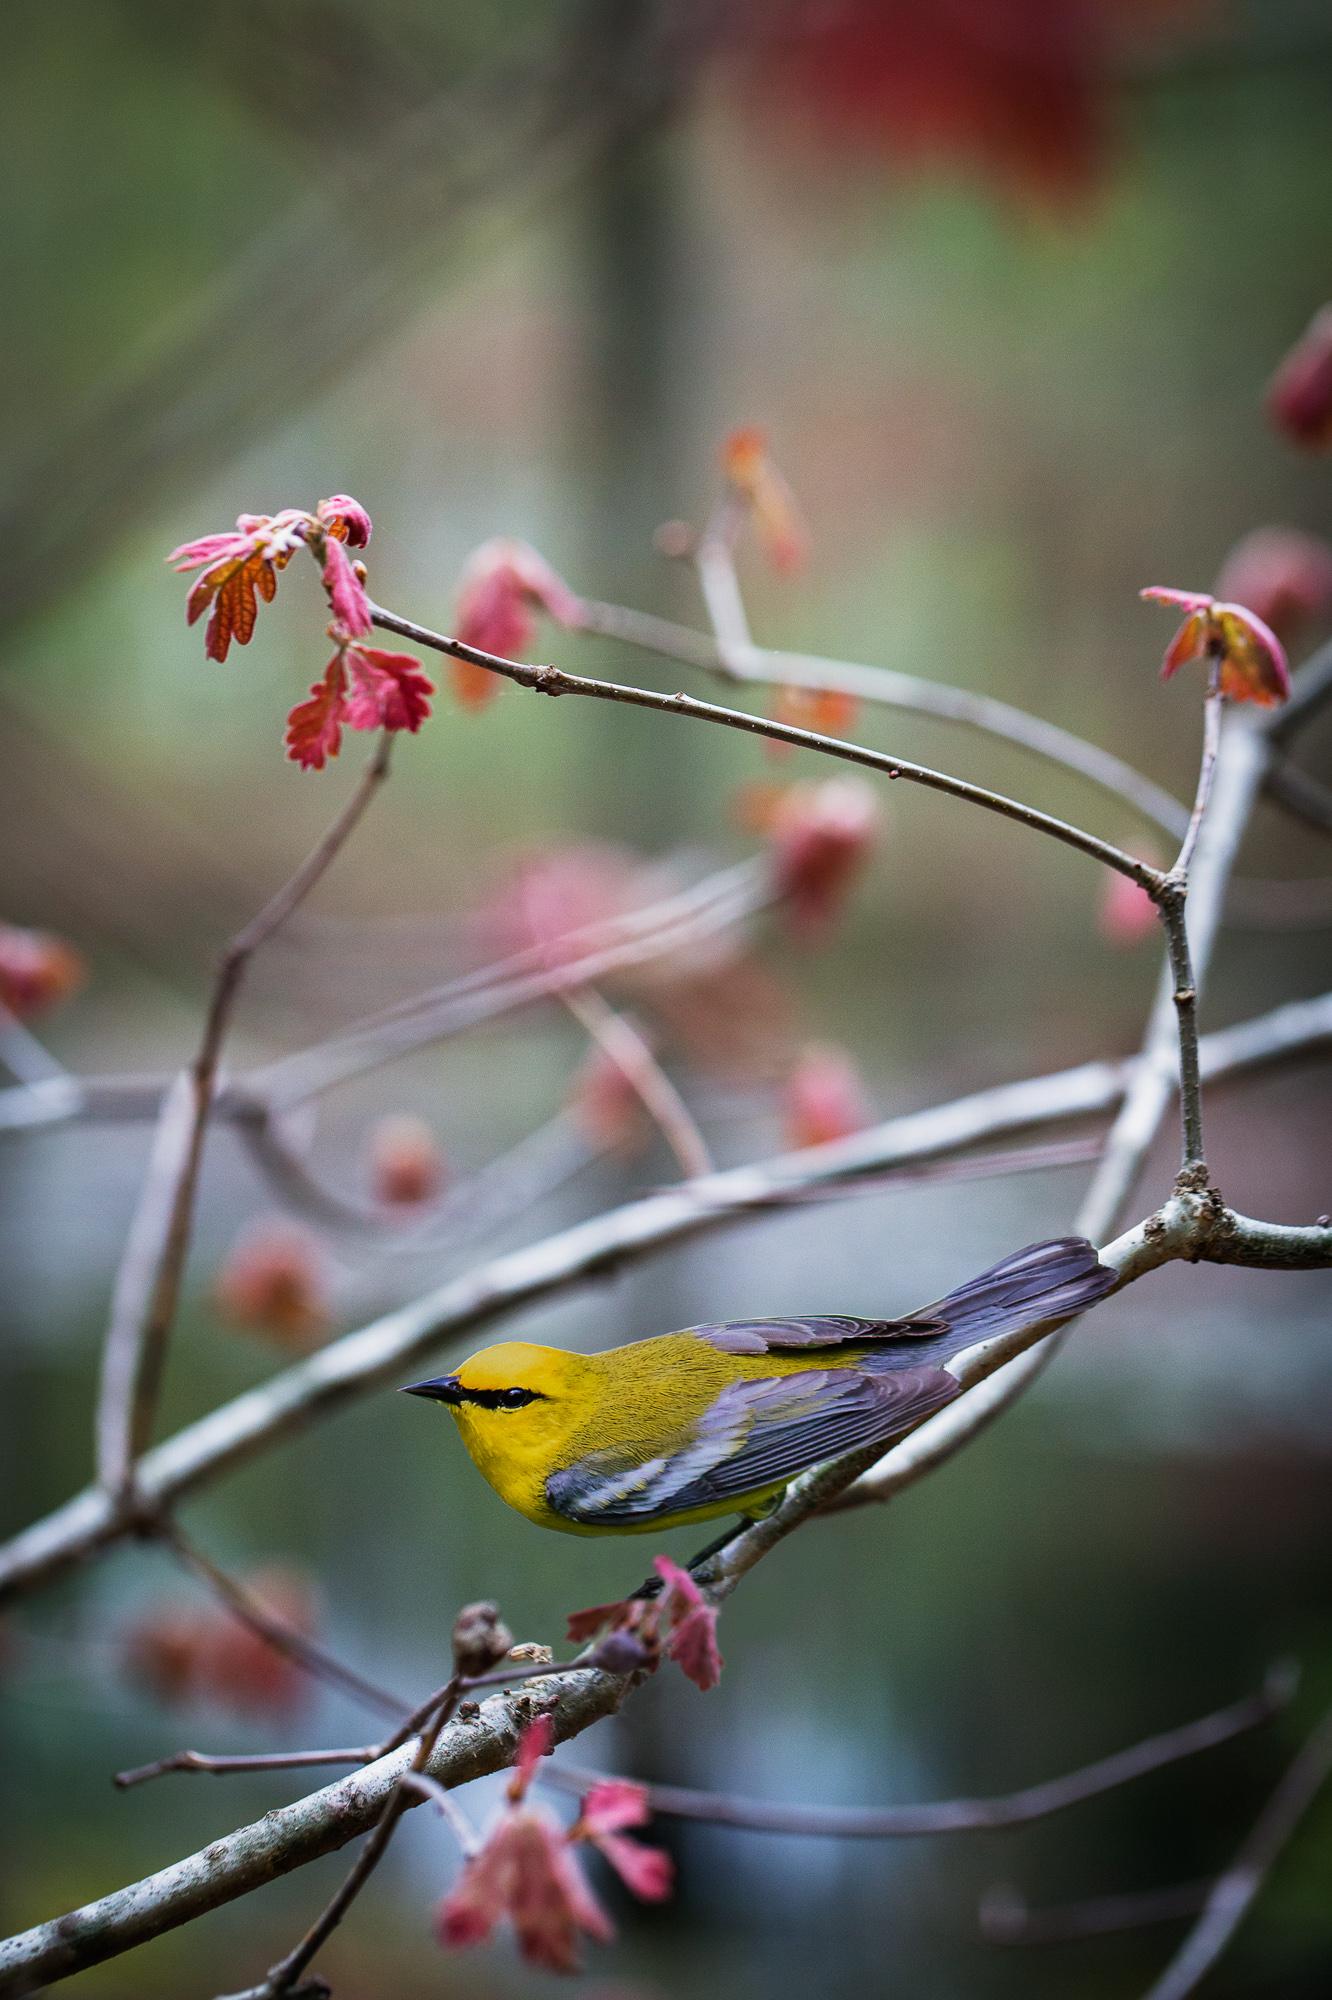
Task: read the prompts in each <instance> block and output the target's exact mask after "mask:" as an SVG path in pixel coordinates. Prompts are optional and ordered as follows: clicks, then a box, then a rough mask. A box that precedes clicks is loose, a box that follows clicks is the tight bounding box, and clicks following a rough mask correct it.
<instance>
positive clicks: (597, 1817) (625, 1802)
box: [569, 1778, 675, 1903]
mask: <svg viewBox="0 0 1332 2000" xmlns="http://www.w3.org/2000/svg"><path fill="white" fill-rule="evenodd" d="M650 1816H651V1813H650V1808H649V1805H648V1795H647V1791H646V1789H645V1788H644V1787H643V1786H642V1785H635V1784H631V1783H630V1782H629V1781H628V1780H627V1779H625V1778H608V1779H605V1780H604V1781H603V1782H602V1783H601V1784H599V1785H593V1787H592V1789H591V1791H590V1792H589V1793H588V1794H587V1796H586V1798H585V1799H584V1800H583V1809H582V1812H581V1813H580V1814H579V1816H578V1818H577V1819H576V1820H575V1821H574V1824H573V1825H572V1826H571V1827H570V1829H569V1839H570V1840H571V1841H578V1840H586V1841H588V1842H590V1843H591V1845H592V1846H593V1847H595V1848H596V1850H597V1852H598V1853H599V1854H600V1855H602V1856H603V1857H604V1859H605V1860H607V1861H608V1862H609V1863H610V1865H611V1867H612V1868H613V1869H614V1870H615V1873H616V1874H617V1875H618V1876H619V1878H620V1880H621V1881H622V1882H623V1883H624V1886H625V1888H626V1889H628V1890H629V1891H630V1893H631V1894H632V1895H635V1896H637V1897H638V1899H639V1901H640V1902H643V1903H662V1902H665V1900H666V1898H667V1897H668V1896H669V1895H670V1893H671V1889H672V1886H673V1884H674V1881H675V1864H674V1862H673V1861H672V1860H671V1857H670V1855H669V1854H667V1853H666V1852H665V1850H664V1849H663V1848H660V1847H644V1846H643V1845H642V1844H641V1842H639V1841H637V1840H626V1839H625V1829H626V1828H627V1827H631V1826H646V1825H647V1823H648V1820H649V1818H650Z"/></svg>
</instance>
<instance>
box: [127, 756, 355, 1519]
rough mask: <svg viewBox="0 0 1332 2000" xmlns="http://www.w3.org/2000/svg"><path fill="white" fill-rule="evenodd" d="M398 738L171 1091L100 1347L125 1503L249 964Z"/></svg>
mask: <svg viewBox="0 0 1332 2000" xmlns="http://www.w3.org/2000/svg"><path fill="white" fill-rule="evenodd" d="M391 743H392V738H391V737H390V736H389V735H388V734H387V732H385V733H384V734H383V735H381V737H380V739H379V742H378V744H377V746H376V748H375V752H374V755H373V756H372V757H371V759H370V762H369V763H368V764H367V766H366V768H365V770H364V772H363V773H362V775H361V778H360V781H359V782H358V784H357V786H356V789H355V791H354V792H353V793H352V795H351V797H350V798H349V799H348V801H347V803H346V804H345V805H344V807H343V808H342V811H341V812H340V813H339V814H338V816H337V818H336V819H335V820H334V821H333V824H332V825H331V826H330V827H329V829H328V831H327V832H326V833H325V834H324V836H323V838H322V839H321V840H320V841H319V842H318V844H317V845H316V846H315V847H314V848H313V849H312V851H311V852H310V853H309V854H308V855H307V856H306V858H305V860H304V861H303V862H302V863H301V865H300V867H299V868H297V870H296V871H295V873H294V874H293V875H292V876H291V877H290V878H289V879H288V881H287V882H285V883H284V884H283V886H282V888H280V889H279V890H278V891H277V893H276V895H274V896H273V897H271V898H270V900H269V901H268V902H267V903H266V904H265V905H264V908H263V909H262V910H260V912H259V914H258V915H257V916H256V917H255V918H253V920H252V921H251V922H250V923H248V924H247V925H246V926H245V928H244V929H243V930H241V931H238V932H237V934H236V936H235V937H234V938H233V939H232V940H231V943H230V944H229V945H228V946H227V948H226V950H225V952H224V953H223V955H222V961H221V964H220V966H219V968H218V973H217V978H216V981H215V983H214V987H213V994H212V999H211V1001H210V1003H209V1008H208V1014H207V1018H206V1020H205V1023H204V1031H203V1038H202V1040H201V1041H200V1044H199V1050H198V1054H197V1055H196V1056H195V1059H194V1062H193V1064H192V1066H191V1068H190V1070H189V1072H188V1073H187V1075H186V1076H185V1077H184V1078H182V1079H181V1081H180V1083H179V1084H178V1085H177V1086H176V1087H175V1088H173V1090H172V1091H170V1092H169V1093H168V1095H167V1098H166V1101H165V1103H164V1104H163V1108H162V1116H161V1120H160V1122H159V1125H158V1134H157V1139H156V1141H155V1143H154V1148H153V1154H152V1158H151V1160H150V1164H149V1171H148V1174H147V1177H146V1179H145V1181H144V1186H143V1192H142V1194H141V1196H140V1199H139V1204H138V1207H137V1209H136V1211H135V1215H134V1221H133V1223H132V1225H131V1228H130V1234H129V1239H128V1242H127V1243H126V1247H125V1255H124V1257H123V1259H122V1262H121V1266H120V1271H119V1273H118V1274H117V1278H116V1288H115V1297H114V1300H113V1304H112V1311H111V1322H110V1325H109V1326H108V1328H107V1334H106V1342H105V1345H104V1348H103V1352H102V1385H101V1393H100V1396H99V1399H98V1407H97V1476H98V1479H99V1480H100V1481H101V1483H102V1485H104V1486H105V1487H106V1488H107V1489H108V1491H109V1492H111V1493H113V1494H115V1495H116V1496H117V1498H118V1499H119V1500H121V1501H124V1500H126V1499H127V1498H128V1497H129V1496H130V1494H131V1490H132V1486H133V1480H134V1467H135V1462H136V1460H137V1459H138V1457H139V1455H140V1453H141V1452H142V1451H143V1449H144V1447H145V1446H146V1444H147V1442H148V1440H149V1438H150V1436H151V1434H152V1426H153V1419H154V1416H155V1414H156V1410H157V1400H158V1393H159V1390H160V1387H161V1381H162V1371H163V1368H164V1365H165V1362H166V1351H167V1343H168V1341H169V1339H170V1335H171V1328H172V1324H173V1322H174V1320H175V1315H176V1302H177V1299H178V1297H179V1293H180V1281H181V1277H182V1274H183V1272H184V1268H185V1259H186V1256H187V1254H188V1251H189V1245H190V1235H191V1231H192V1226H193V1219H194V1200H195V1194H196V1191H197V1188H198V1183H199V1169H200V1167H201V1165H202V1162H203V1147H204V1136H205V1133H206V1131H207V1128H208V1120H209V1115H210V1113H211V1111H212V1106H213V1094H214V1089H215V1086H216V1082H217V1072H218V1065H219V1063H220V1061H221V1056H222V1046H223V1043H224V1041H225V1039H226V1034H227V1029H228V1028H229V1026H230V1023H231V1015H232V1010H233V1008H234V1007H235V1003H236V999H237V997H238V994H239V992H240V986H241V982H242V980H243V978H244V976H245V972H246V968H247V966H248V965H249V962H250V960H251V958H252V957H253V956H254V954H255V952H256V951H258V950H259V948H260V947H261V946H262V945H264V944H265V943H266V942H267V941H268V939H269V938H271V937H272V936H273V934H274V932H275V931H277V930H280V929H281V927H282V925H283V924H284V923H285V922H286V921H287V919H288V917H289V916H290V915H291V914H292V912H293V911H294V910H295V909H297V908H298V907H299V905H300V904H301V903H302V902H303V901H304V899H305V897H306V896H308V895H309V893H310V891H311V890H312V889H313V888H314V887H315V885H316V883H318V882H319V881H320V879H321V878H322V876H323V875H324V874H325V873H326V872H327V870H328V869H329V867H330V866H331V865H332V863H333V862H334V860H336V858H337V856H338V854H339V853H340V852H341V850H342V848H343V846H344V845H345V843H346V841H347V839H348V838H349V836H350V835H351V834H352V832H353V831H354V830H355V828H356V826H357V824H358V823H359V821H360V819H361V816H362V814H363V813H364V812H365V809H366V807H367V806H368V805H369V803H370V800H371V799H372V798H373V796H374V794H375V792H376V791H377V790H378V788H379V785H380V784H381V782H382V781H383V779H384V778H385V776H386V775H387V773H388V767H389V754H390V747H391Z"/></svg>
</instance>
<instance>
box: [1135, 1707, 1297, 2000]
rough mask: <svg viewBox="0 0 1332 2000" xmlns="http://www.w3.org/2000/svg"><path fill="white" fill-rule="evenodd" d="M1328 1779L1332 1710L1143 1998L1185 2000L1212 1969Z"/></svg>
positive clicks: (1287, 1770)
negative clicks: (1197, 1918)
mask: <svg viewBox="0 0 1332 2000" xmlns="http://www.w3.org/2000/svg"><path fill="white" fill-rule="evenodd" d="M1329 1776H1332V1709H1329V1711H1328V1712H1327V1714H1326V1715H1325V1716H1324V1717H1323V1719H1322V1721H1321V1722H1320V1723H1319V1725H1318V1727H1317V1728H1316V1729H1315V1730H1314V1732H1313V1734H1312V1736H1310V1737H1309V1738H1308V1740H1307V1741H1306V1742H1305V1744H1304V1745H1303V1747H1302V1748H1301V1749H1300V1751H1299V1752H1298V1753H1297V1755H1296V1756H1295V1758H1294V1760H1293V1762H1292V1763H1291V1764H1289V1765H1288V1766H1287V1769H1286V1772H1285V1775H1284V1776H1283V1777H1282V1779H1281V1782H1280V1784H1279V1785H1278V1786H1277V1788H1276V1790H1275V1791H1274V1792H1273V1793H1272V1795H1271V1797H1270V1798H1269V1799H1268V1801H1267V1804H1266V1805H1265V1806H1264V1807H1263V1810H1262V1812H1261V1813H1260V1814H1259V1816H1258V1818H1257V1820H1256V1821H1255V1822H1254V1825H1253V1828H1252V1830H1251V1831H1250V1833H1249V1835H1248V1837H1247V1839H1246V1840H1245V1841H1244V1843H1243V1845H1242V1846H1241V1847H1240V1850H1239V1852H1238V1854H1237V1855H1236V1856H1235V1859H1234V1860H1233V1861H1232V1863H1231V1865H1230V1867H1229V1868H1227V1869H1226V1871H1225V1873H1224V1874H1223V1875H1219V1876H1218V1877H1217V1879H1216V1881H1215V1882H1214V1883H1213V1884H1212V1888H1211V1891H1210V1893H1209V1895H1208V1898H1207V1902H1206V1904H1205V1906H1204V1908H1203V1913H1202V1916H1201V1917H1200V1918H1199V1920H1198V1922H1197V1924H1196V1925H1195V1926H1194V1928H1193V1930H1191V1931H1190V1932H1189V1935H1188V1936H1187V1937H1186V1938H1185V1940H1184V1943H1183V1944H1182V1945H1181V1947H1180V1949H1179V1951H1178V1952H1177V1953H1176V1954H1175V1956H1174V1958H1172V1959H1171V1961H1170V1963H1169V1965H1168V1966H1167V1967H1166V1969H1165V1971H1164V1972H1163V1973H1162V1974H1161V1977H1160V1978H1159V1979H1158V1980H1157V1981H1156V1982H1155V1984H1154V1985H1153V1986H1152V1988H1151V1991H1150V1992H1149V1993H1148V1994H1147V1996H1146V2000H1184V1996H1185V1995H1186V1994H1189V1993H1192V1992H1193V1991H1194V1990H1195V1988H1196V1987H1197V1986H1198V1985H1199V1983H1200V1982H1201V1981H1202V1980H1203V1979H1204V1978H1205V1977H1206V1975H1207V1974H1208V1972H1210V1971H1211V1969H1212V1967H1213V1966H1214V1965H1215V1964H1216V1961H1217V1960H1218V1958H1220V1956H1221V1954H1222V1952H1223V1951H1224V1950H1225V1949H1226V1946H1227V1945H1228V1944H1229V1943H1230V1940H1231V1938H1232V1937H1233V1936H1234V1934H1235V1932H1236V1931H1237V1930H1238V1928H1239V1926H1240V1924H1241V1923H1242V1922H1243V1920H1244V1918H1245V1916H1246V1915H1247V1913H1248V1910H1249V1907H1250V1905H1251V1904H1252V1902H1253V1900H1254V1898H1255V1897H1256V1896H1257V1894H1258V1892H1259V1890H1260V1889H1261V1888H1262V1886H1263V1884H1264V1882H1265V1881H1266V1879H1267V1877H1268V1875H1269V1873H1270V1872H1271V1869H1272V1867H1273V1865H1274V1863H1275V1862H1276V1860H1277V1857H1278V1856H1279V1854H1280V1853H1281V1850H1282V1848H1283V1847H1284V1846H1285V1845H1286V1843H1287V1841H1288V1840H1289V1839H1290V1837H1291V1835H1292V1834H1293V1833H1294V1831H1295V1829H1296V1827H1297V1826H1298V1825H1299V1823H1300V1821H1301V1819H1303V1817H1304V1815H1305V1813H1306V1812H1307V1811H1308V1809H1309V1807H1310V1806H1311V1805H1312V1804H1313V1802H1314V1800H1315V1798H1316V1797H1317V1796H1318V1793H1319V1792H1320V1791H1321V1790H1322V1788H1323V1786H1324V1785H1325V1784H1326V1783H1327V1780H1328V1778H1329Z"/></svg>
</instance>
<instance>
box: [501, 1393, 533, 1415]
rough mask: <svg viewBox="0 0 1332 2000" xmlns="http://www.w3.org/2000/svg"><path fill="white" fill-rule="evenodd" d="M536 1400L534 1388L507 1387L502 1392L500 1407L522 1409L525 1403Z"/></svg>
mask: <svg viewBox="0 0 1332 2000" xmlns="http://www.w3.org/2000/svg"><path fill="white" fill-rule="evenodd" d="M535 1401H536V1391H535V1390H534V1389H505V1390H503V1391H502V1392H501V1394H500V1407H501V1409H505V1410H521V1409H522V1407H523V1405H524V1403H532V1402H535Z"/></svg>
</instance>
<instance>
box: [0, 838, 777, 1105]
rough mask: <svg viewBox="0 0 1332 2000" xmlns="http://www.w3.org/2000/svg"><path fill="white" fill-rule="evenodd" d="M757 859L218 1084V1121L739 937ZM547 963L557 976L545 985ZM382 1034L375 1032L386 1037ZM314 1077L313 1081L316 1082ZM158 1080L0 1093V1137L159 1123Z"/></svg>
mask: <svg viewBox="0 0 1332 2000" xmlns="http://www.w3.org/2000/svg"><path fill="white" fill-rule="evenodd" d="M777 897H778V891H777V888H776V885H775V884H774V882H773V880H772V875H771V870H770V868H769V867H768V865H767V863H766V862H765V861H763V860H757V861H746V862H742V863H740V864H739V865H738V866H734V867H730V868H724V869H719V870H717V871H716V872H715V873H713V874H711V875H708V876H706V877H704V878H703V879H702V880H701V881H699V882H695V883H694V884H692V885H691V887H689V888H688V889H684V890H680V891H677V892H676V893H675V894H673V895H671V896H667V897H663V898H661V899H660V900H659V901H657V902H653V903H647V904H642V905H640V906H639V907H638V908H637V909H634V910H629V911H626V912H625V914H624V915H623V916H620V917H615V918H610V919H608V920H605V921H603V922H599V923H595V924H588V925H584V926H582V927H580V928H578V929H576V930H572V931H569V932H566V933H565V934H564V935H562V936H560V937H558V938H556V939H553V940H551V941H550V943H548V944H544V945H539V946H538V945H533V946H529V947H527V948H526V949H525V950H523V951H519V952H513V953H511V954H510V955H509V956H508V957H507V958H505V959H502V960H500V961H499V962H498V963H496V964H491V965H485V966H481V967H478V968H477V969H476V970H474V971H472V972H467V973H463V974H461V975H459V976H458V977H456V978H454V979H451V980H448V981H446V982H444V983H443V984H442V985H439V986H435V987H431V988H428V989H427V990H426V991H425V992H423V993H417V994H413V995H411V996H409V997H408V998H407V999H405V1000H400V1001H397V1002H395V1003H394V1004H393V1005H392V1006H390V1007H385V1008H381V1009H379V1010H378V1011H377V1012H376V1013H374V1014H371V1015H367V1016H366V1017H365V1018H364V1019H362V1020H360V1021H357V1022H354V1023H353V1024H352V1026H351V1027H350V1028H347V1029H344V1030H342V1031H341V1032H340V1033H339V1034H338V1035H336V1036H333V1037H330V1038H329V1040H327V1041H325V1042H322V1043H316V1044H315V1045H314V1046H313V1047H312V1048H309V1049H303V1050H301V1051H299V1052H298V1053H297V1054H295V1055H292V1056H286V1057H282V1058H280V1059H279V1060H278V1061H276V1062H274V1063H271V1064H269V1065H267V1066H266V1067H264V1068H261V1069H257V1070H255V1071H254V1072H252V1073H251V1074H249V1075H247V1076H245V1077H243V1078H232V1079H230V1080H227V1079H219V1083H218V1088H217V1090H216V1092H215V1095H214V1100H213V1115H214V1117H224V1118H228V1119H231V1120H233V1121H234V1122H236V1123H238V1124H240V1125H242V1126H243V1125H244V1124H245V1122H246V1121H247V1120H251V1119H253V1120H262V1119H266V1118H269V1117H270V1116H272V1115H273V1113H274V1112H275V1111H276V1110H277V1109H278V1108H279V1100H280V1101H281V1104H283V1105H286V1104H289V1103H290V1104H295V1103H298V1102H300V1101H301V1099H302V1097H305V1096H311V1095H313V1094H314V1093H315V1092H316V1091H317V1090H319V1089H324V1088H328V1087H329V1086H330V1085H332V1084H334V1083H339V1082H342V1081H344V1080H346V1079H347V1078H349V1077H352V1076H358V1075H361V1074H363V1073H364V1072H365V1071H367V1070H370V1069H373V1068H376V1067H377V1066H379V1065H380V1064H383V1063H386V1062H390V1061H393V1060H395V1059H396V1058H397V1057H398V1056H400V1055H402V1054H404V1053H406V1052H407V1051H409V1050H411V1049H416V1048H420V1047H423V1046H425V1045H426V1044H427V1043H428V1042H431V1041H434V1040H439V1039H442V1038H443V1037H444V1036H446V1035H451V1034H456V1033H458V1032H460V1031H461V1030H463V1029H466V1028H470V1027H474V1026H476V1025H477V1024H478V1023H479V1022H482V1021H487V1020H493V1019H496V1018H498V1017H499V1016H500V1015H502V1014H505V1013H508V1012H511V1011H513V1010H514V1009H515V1008H517V1007H520V1006H524V1005H528V1004H530V1003H532V1002H534V1001H537V1000H541V999H545V998H549V997H552V996H553V995H555V994H558V991H559V990H560V988H561V986H562V985H563V984H564V982H565V980H566V979H568V980H573V981H574V982H575V983H577V981H578V979H580V978H582V979H584V980H586V979H601V978H602V977H605V976H607V975H609V974H610V973H613V972H617V971H622V970H628V969H630V968H632V967H634V966H638V965H643V964H648V963H650V962H651V961H652V960H653V959H656V958H660V957H663V956H665V955H667V954H669V953H670V952H673V951H677V950H680V949H683V948H684V947H685V946H686V945H688V944H691V943H694V942H696V941H697V940H698V939H700V938H704V937H709V936H712V935H714V934H715V933H716V932H718V931H722V930H727V929H730V928H732V927H733V926H739V925H741V924H743V923H744V922H745V920H746V919H747V918H749V917H752V916H757V915H758V914H759V913H760V912H761V911H763V910H764V909H766V908H768V907H769V906H770V905H771V904H772V903H774V902H775V901H776V900H777ZM552 953H557V954H558V956H559V958H560V961H561V963H560V967H559V972H560V977H559V978H558V979H557V980H555V981H554V982H553V984H549V985H548V984H547V982H546V980H545V979H543V978H541V977H540V976H537V977H534V978H533V979H532V980H528V979H527V977H526V975H528V974H532V975H541V974H542V973H543V969H545V968H548V967H549V962H550V957H551V954H552ZM381 1031H382V1032H381ZM312 1070H313V1072H314V1073H313V1074H311V1071H312ZM170 1084H171V1078H170V1077H165V1076H125V1077H120V1076H105V1077H99V1076H94V1077H69V1078H66V1079H60V1078H53V1079H51V1080H50V1081H49V1082H45V1083H36V1084H33V1085H31V1086H29V1087H27V1088H25V1089H19V1088H15V1089H9V1090H0V1133H3V1132H6V1131H15V1132H17V1131H30V1130H32V1129H33V1128H34V1127H45V1126H50V1125H57V1124H61V1123H64V1122H66V1121H68V1120H71V1119H75V1118H98V1119H122V1118H123V1119H140V1118H155V1117H156V1116H157V1115H158V1114H159V1112H160V1110H161V1104H162V1098H163V1095H164V1093H165V1092H166V1090H167V1089H168V1088H169V1087H170Z"/></svg>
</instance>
